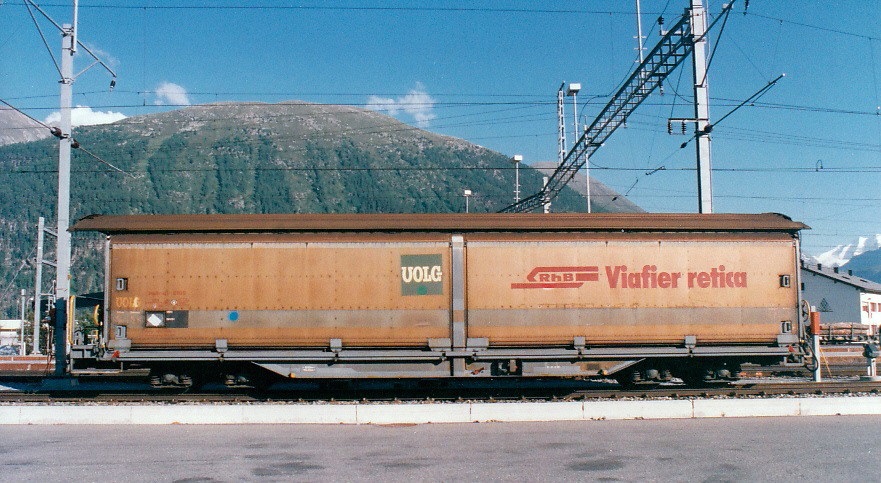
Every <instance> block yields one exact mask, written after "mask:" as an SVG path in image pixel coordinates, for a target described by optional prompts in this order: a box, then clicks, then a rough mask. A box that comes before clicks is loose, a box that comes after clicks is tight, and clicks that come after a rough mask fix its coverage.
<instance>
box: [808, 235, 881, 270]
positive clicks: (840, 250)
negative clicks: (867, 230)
mask: <svg viewBox="0 0 881 483" xmlns="http://www.w3.org/2000/svg"><path fill="white" fill-rule="evenodd" d="M879 248H881V234H878V235H874V236H870V237H863V236H861V237H859V238H858V239H857V240H856V241H854V242H853V243H849V244H847V245H838V246H836V247H835V248H833V249H831V250H829V251H826V252H823V253H821V254H819V255H816V256H814V260H816V261H817V262H818V263H821V264H823V265H826V266H829V267H833V266H839V267H841V266H844V264H846V263H848V262H849V261H850V260H851V259H852V258H854V257H856V256H859V255H861V254H863V253H865V252H868V251H872V250H877V249H879ZM848 268H849V267H848Z"/></svg>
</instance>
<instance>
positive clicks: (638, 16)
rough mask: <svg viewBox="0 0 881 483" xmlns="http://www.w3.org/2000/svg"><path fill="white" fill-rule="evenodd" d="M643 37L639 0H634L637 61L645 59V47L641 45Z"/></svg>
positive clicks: (640, 61)
mask: <svg viewBox="0 0 881 483" xmlns="http://www.w3.org/2000/svg"><path fill="white" fill-rule="evenodd" d="M644 39H645V37H643V36H642V9H641V8H640V6H639V0H636V44H637V47H636V50H637V52H639V63H640V64H642V62H643V61H644V60H645V47H644V45H643V40H644Z"/></svg>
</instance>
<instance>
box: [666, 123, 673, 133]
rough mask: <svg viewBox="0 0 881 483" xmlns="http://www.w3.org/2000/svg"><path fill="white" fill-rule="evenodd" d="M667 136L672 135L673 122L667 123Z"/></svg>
mask: <svg viewBox="0 0 881 483" xmlns="http://www.w3.org/2000/svg"><path fill="white" fill-rule="evenodd" d="M667 134H673V122H671V121H667Z"/></svg>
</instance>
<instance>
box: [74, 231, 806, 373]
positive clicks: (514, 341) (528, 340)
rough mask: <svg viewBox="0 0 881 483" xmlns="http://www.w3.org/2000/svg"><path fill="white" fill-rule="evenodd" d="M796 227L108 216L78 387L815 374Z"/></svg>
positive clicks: (78, 359) (80, 350)
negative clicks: (94, 319) (122, 375)
mask: <svg viewBox="0 0 881 483" xmlns="http://www.w3.org/2000/svg"><path fill="white" fill-rule="evenodd" d="M803 228H806V227H805V225H803V224H801V223H798V222H794V221H792V220H791V219H789V218H787V217H785V216H783V215H778V214H760V215H723V214H712V215H709V214H707V215H695V214H591V215H583V214H554V215H545V214H432V215H385V214H365V215H296V214H290V215H132V216H92V217H88V218H85V219H82V220H80V221H79V222H78V223H76V225H75V226H74V227H73V228H72V230H73V231H99V232H102V233H104V234H106V235H107V238H106V245H105V246H106V248H105V252H106V253H105V258H106V269H105V270H106V273H105V287H106V290H105V294H106V295H105V299H106V300H105V305H104V323H103V328H102V333H101V336H100V340H99V341H98V342H97V343H93V344H75V345H74V346H73V349H72V357H71V361H72V362H71V364H72V372H74V373H77V372H79V371H85V370H92V369H95V368H102V369H103V370H107V369H117V370H123V369H128V368H142V369H149V370H150V371H151V374H152V381H153V383H154V384H156V385H182V386H186V385H190V384H192V383H193V381H194V380H196V381H201V380H208V379H211V378H221V379H222V380H224V381H226V382H227V383H228V384H252V383H254V382H255V381H257V380H265V376H266V375H270V374H275V375H280V376H284V377H287V378H318V379H339V378H344V379H354V378H367V377H370V378H449V377H460V378H465V377H471V378H473V377H506V376H510V377H602V378H612V377H614V378H616V379H618V380H619V381H620V382H622V383H624V384H631V383H636V382H641V381H664V380H670V379H671V378H673V377H679V378H682V379H683V380H685V381H687V382H691V383H695V382H706V381H717V380H728V379H731V378H734V377H736V374H737V372H738V371H739V367H740V365H741V364H743V363H746V362H752V363H777V362H782V361H784V360H790V361H796V360H798V359H799V358H800V357H801V355H802V350H801V340H803V335H804V321H803V320H802V316H801V314H800V310H799V291H798V287H799V283H798V276H799V265H798V263H799V238H798V235H799V230H801V229H803Z"/></svg>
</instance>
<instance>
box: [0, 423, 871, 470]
mask: <svg viewBox="0 0 881 483" xmlns="http://www.w3.org/2000/svg"><path fill="white" fill-rule="evenodd" d="M818 438H819V440H818ZM879 479H881V418H879V417H858V416H849V417H843V416H838V417H813V418H808V417H801V418H756V419H733V418H732V419H705V420H664V421H588V422H575V423H491V424H487V423H482V424H476V423H474V424H432V425H419V426H340V425H335V426H323V425H318V426H293V425H275V426H259V425H249V426H179V425H175V426H100V427H99V426H0V480H2V481H25V480H36V481H124V482H127V483H128V482H140V481H192V482H196V481H204V482H209V481H250V480H268V481H352V480H358V481H361V480H382V481H402V480H426V481H465V480H472V481H487V480H503V481H551V480H564V481H573V480H580V481H585V480H592V481H596V480H600V481H637V480H640V481H646V480H648V481H791V480H814V481H859V480H864V481H878V480H879Z"/></svg>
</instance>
